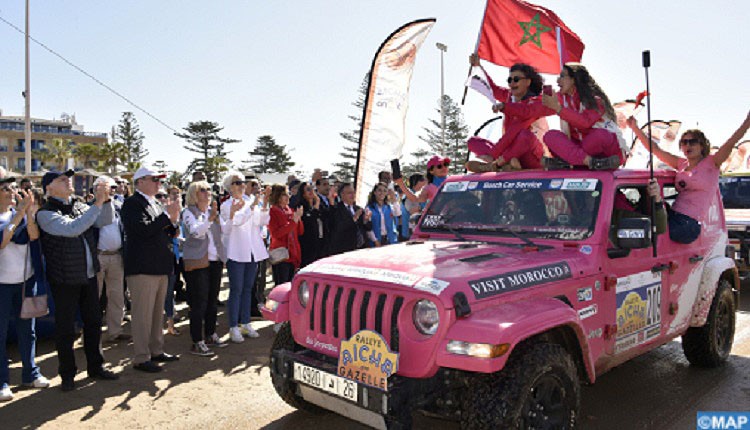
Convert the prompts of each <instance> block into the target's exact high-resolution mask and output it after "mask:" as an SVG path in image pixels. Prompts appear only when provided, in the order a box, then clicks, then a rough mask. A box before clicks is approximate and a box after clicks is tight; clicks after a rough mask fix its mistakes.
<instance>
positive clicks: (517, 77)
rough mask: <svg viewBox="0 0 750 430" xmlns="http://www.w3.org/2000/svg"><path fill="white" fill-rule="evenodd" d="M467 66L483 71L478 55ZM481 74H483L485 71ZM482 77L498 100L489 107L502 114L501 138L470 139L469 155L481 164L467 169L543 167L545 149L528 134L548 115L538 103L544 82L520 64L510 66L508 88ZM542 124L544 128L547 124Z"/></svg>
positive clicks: (473, 56) (480, 170) (534, 137)
mask: <svg viewBox="0 0 750 430" xmlns="http://www.w3.org/2000/svg"><path fill="white" fill-rule="evenodd" d="M469 63H470V64H471V65H472V66H474V67H482V66H481V64H480V63H479V56H478V55H477V54H472V55H471V56H470V57H469ZM482 70H483V71H484V68H482ZM484 74H485V76H487V79H488V81H489V82H488V83H489V84H490V88H492V94H493V96H494V97H495V99H496V100H498V103H497V104H495V105H494V106H492V111H493V112H495V113H498V112H504V113H505V117H506V118H505V121H504V122H503V137H502V138H500V140H499V141H497V143H494V142H490V141H489V140H487V139H483V138H481V137H478V136H472V137H471V138H470V139H469V141H468V142H467V145H468V147H469V151H471V152H473V153H474V154H476V155H477V157H479V159H480V160H482V161H478V160H472V161H469V162H468V163H466V168H467V169H468V170H470V171H472V172H490V171H495V170H498V169H499V168H502V167H504V166H507V167H510V168H511V169H514V170H519V169H522V168H523V169H538V168H540V167H542V164H541V159H542V155H543V154H544V148H543V147H542V143H541V142H540V141H539V139H538V138H537V137H536V135H535V134H534V133H533V132H532V131H531V127H532V124H534V123H535V122H536V121H538V120H539V119H540V118H543V117H545V116H547V115H551V112H547V109H546V108H545V107H544V106H543V105H542V104H541V100H540V99H539V95H540V94H541V93H542V85H543V84H544V78H542V76H541V75H539V72H537V71H536V69H535V68H533V67H531V66H529V65H528V64H523V63H516V64H514V65H513V66H511V68H510V75H509V76H508V88H506V87H500V86H498V85H496V84H495V83H494V82H493V81H492V78H490V75H489V74H488V73H487V72H486V71H484ZM542 121H544V124H543V126H544V127H545V128H546V120H542Z"/></svg>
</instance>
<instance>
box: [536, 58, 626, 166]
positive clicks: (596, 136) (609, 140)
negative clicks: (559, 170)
mask: <svg viewBox="0 0 750 430" xmlns="http://www.w3.org/2000/svg"><path fill="white" fill-rule="evenodd" d="M557 84H558V85H559V86H560V92H558V93H557V95H556V96H555V95H546V94H545V95H543V96H542V103H544V106H546V107H547V108H548V109H549V111H551V112H549V111H548V112H549V114H552V113H556V114H557V115H559V116H560V124H561V127H560V128H561V129H562V131H559V130H550V131H548V132H547V134H545V135H544V143H545V144H546V145H547V148H548V149H549V150H550V152H551V153H552V154H553V155H555V156H556V157H558V158H561V159H562V160H563V161H565V162H566V163H568V164H571V165H573V166H586V167H589V168H591V169H616V168H617V167H619V166H620V165H621V164H622V163H624V162H625V153H624V151H623V146H624V141H622V143H621V142H620V139H621V138H622V136H621V135H620V134H619V129H618V128H617V124H616V123H615V121H616V118H617V116H616V115H615V111H614V109H613V108H612V103H610V102H609V98H608V97H607V95H606V94H605V93H604V91H602V89H601V88H599V85H598V84H597V83H596V81H594V78H592V77H591V75H589V72H588V70H586V68H585V67H584V66H583V65H581V64H578V63H567V64H565V66H563V69H562V71H561V72H560V77H559V78H558V79H557ZM545 161H547V160H545Z"/></svg>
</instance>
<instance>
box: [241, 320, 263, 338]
mask: <svg viewBox="0 0 750 430" xmlns="http://www.w3.org/2000/svg"><path fill="white" fill-rule="evenodd" d="M242 334H244V335H245V336H247V337H252V338H256V337H258V336H260V335H259V334H258V332H257V331H255V329H254V328H253V326H251V325H250V323H247V324H242Z"/></svg>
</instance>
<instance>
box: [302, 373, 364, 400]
mask: <svg viewBox="0 0 750 430" xmlns="http://www.w3.org/2000/svg"><path fill="white" fill-rule="evenodd" d="M294 380H295V381H299V382H302V383H303V384H305V385H309V386H311V387H315V388H318V389H320V390H323V391H325V392H328V393H331V394H333V395H336V396H338V397H341V398H344V399H347V400H350V401H352V402H356V401H357V383H356V382H353V381H350V380H348V379H346V378H342V377H340V376H337V375H333V374H331V373H328V372H324V371H322V370H319V369H316V368H314V367H310V366H305V365H304V364H300V363H294Z"/></svg>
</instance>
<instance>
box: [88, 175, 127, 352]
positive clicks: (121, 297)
mask: <svg viewBox="0 0 750 430" xmlns="http://www.w3.org/2000/svg"><path fill="white" fill-rule="evenodd" d="M99 184H104V187H106V188H107V189H108V190H109V196H110V197H111V198H112V209H113V211H112V222H111V223H110V224H107V225H103V226H101V227H100V228H99V229H98V238H99V240H98V241H97V256H98V258H99V268H100V270H99V273H97V274H96V280H97V284H98V285H99V297H101V295H102V289H103V288H104V285H105V283H106V286H107V309H106V316H107V337H106V341H107V342H117V341H121V340H124V341H128V340H130V339H131V336H130V335H129V334H125V333H123V332H122V319H123V317H124V316H125V292H124V289H123V282H124V280H125V272H124V269H123V263H122V244H123V241H124V240H123V239H124V230H123V228H122V222H120V210H121V209H122V203H121V202H119V201H118V200H116V199H115V193H116V192H117V183H116V182H115V180H114V179H112V178H110V177H109V176H99V177H98V178H96V181H94V188H96V187H97V186H98V185H99Z"/></svg>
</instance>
